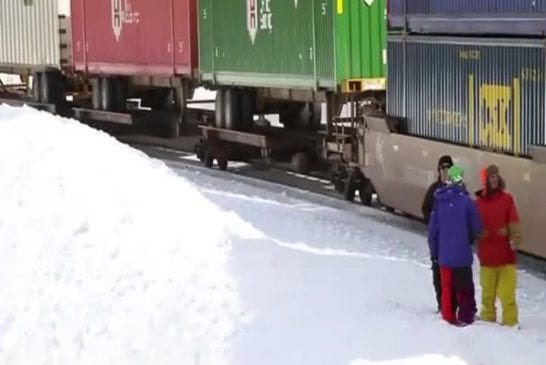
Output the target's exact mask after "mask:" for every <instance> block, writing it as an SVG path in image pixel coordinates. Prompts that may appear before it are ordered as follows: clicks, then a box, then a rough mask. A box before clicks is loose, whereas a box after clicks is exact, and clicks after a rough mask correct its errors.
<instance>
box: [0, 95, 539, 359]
mask: <svg viewBox="0 0 546 365" xmlns="http://www.w3.org/2000/svg"><path fill="white" fill-rule="evenodd" d="M0 171H1V174H0V202H1V203H0V204H1V207H2V209H0V245H1V246H0V247H1V248H2V251H1V252H2V256H0V288H1V289H2V293H1V294H2V300H1V301H0V362H1V363H10V364H11V363H13V364H17V363H36V362H50V363H120V364H121V363H131V364H135V363H136V364H143V363H161V364H170V363H177V364H200V365H202V364H294V365H295V364H344V365H345V364H347V365H364V364H366V365H371V364H373V365H395V364H396V365H414V364H420V365H421V364H422V365H427V364H439V365H480V364H487V365H489V364H495V365H497V364H500V365H504V364H529V365H534V364H537V365H538V364H543V363H544V359H545V358H546V300H545V298H546V285H545V282H544V280H542V279H540V278H538V277H535V276H533V275H532V274H531V273H529V272H526V271H524V270H521V269H520V271H519V274H518V294H517V295H518V304H519V307H520V322H521V329H520V330H516V329H511V328H505V327H502V326H500V325H498V324H485V323H482V322H477V323H476V324H474V325H472V326H468V327H464V328H458V327H453V326H449V325H448V324H446V323H445V322H443V321H442V320H441V318H440V317H439V316H438V315H437V314H436V313H435V311H434V309H435V308H434V307H435V300H434V294H433V289H432V282H431V281H432V280H431V272H430V263H429V259H428V254H427V245H426V241H425V238H424V237H423V235H422V234H419V233H416V232H411V231H408V230H405V229H401V228H398V227H396V226H394V225H389V224H385V222H386V221H389V220H391V219H393V218H391V217H392V216H391V215H388V214H387V213H383V212H379V211H376V210H372V209H368V208H365V207H360V206H357V205H349V204H345V203H339V202H338V201H334V200H333V199H329V198H326V197H322V196H317V195H314V194H310V193H303V192H299V191H296V190H294V189H290V188H286V187H280V186H277V185H274V184H269V183H265V182H259V183H258V182H256V181H253V180H250V179H247V178H243V177H238V176H235V175H229V174H226V173H222V172H218V171H214V170H213V171H211V170H204V169H201V168H195V167H191V166H187V165H182V164H177V163H168V164H167V165H166V164H164V163H163V162H160V161H156V160H152V159H150V158H148V157H147V156H145V155H143V154H142V153H140V152H138V151H135V150H134V149H132V148H130V147H128V146H124V145H122V144H120V143H118V142H117V141H115V140H114V139H113V138H110V137H108V136H107V135H105V134H103V133H100V132H97V131H94V130H93V129H91V128H88V127H85V126H83V125H81V124H79V123H77V122H75V121H71V120H65V119H60V118H57V117H53V116H50V115H48V114H46V113H43V112H37V111H33V110H30V109H27V108H23V109H17V108H9V107H5V106H0ZM474 269H475V270H474V275H475V284H476V289H477V293H476V298H477V300H478V303H479V298H480V295H481V292H480V287H479V280H478V270H479V268H478V267H477V266H475V267H474Z"/></svg>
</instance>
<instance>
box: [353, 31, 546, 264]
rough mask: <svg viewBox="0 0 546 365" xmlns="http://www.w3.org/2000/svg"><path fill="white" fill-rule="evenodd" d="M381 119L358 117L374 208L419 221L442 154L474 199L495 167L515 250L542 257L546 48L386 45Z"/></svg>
mask: <svg viewBox="0 0 546 365" xmlns="http://www.w3.org/2000/svg"><path fill="white" fill-rule="evenodd" d="M388 58H389V75H390V77H389V80H388V89H389V93H388V97H387V110H388V116H387V117H379V118H374V117H366V118H365V119H366V124H365V130H363V131H362V132H361V133H360V134H361V135H363V136H364V138H362V139H360V140H359V141H360V142H359V144H360V145H359V148H360V149H361V150H362V151H363V153H362V156H365V157H362V158H360V160H359V164H360V167H361V171H362V173H363V174H364V176H365V177H366V179H367V180H366V181H367V182H368V185H367V186H366V189H364V191H365V192H372V191H374V192H376V193H377V196H378V199H379V200H380V202H381V203H382V204H384V205H385V206H387V207H390V208H392V209H397V210H400V211H402V212H405V213H408V214H410V215H412V216H415V217H422V213H421V211H420V207H421V203H422V199H423V197H424V195H425V191H426V189H427V187H428V186H429V185H430V183H432V182H433V181H434V180H435V179H436V174H437V172H436V161H437V159H438V157H439V156H440V155H443V154H450V155H452V156H453V157H454V159H455V162H456V163H457V164H460V165H462V166H463V167H464V168H465V181H466V183H467V186H468V188H469V191H470V192H471V193H473V192H474V191H476V190H477V189H478V188H479V187H480V182H479V171H480V170H481V169H482V168H484V167H486V166H487V165H488V164H491V163H494V164H496V165H498V166H500V169H501V174H502V175H503V176H504V177H505V178H506V182H507V186H508V190H509V191H510V192H511V193H513V194H514V198H515V200H516V204H517V206H518V210H519V213H520V215H521V220H522V225H523V229H524V232H525V234H524V240H523V241H524V243H523V246H522V247H521V250H522V251H523V252H527V253H530V254H533V255H536V256H539V257H546V242H545V241H544V238H543V237H544V228H543V223H544V222H546V211H545V210H544V209H543V207H544V206H545V205H546V194H544V189H543V183H542V182H543V179H545V178H546V145H545V141H546V135H545V134H546V126H545V124H546V118H545V114H544V113H545V109H544V105H545V96H546V94H545V93H546V82H545V69H544V67H545V64H546V56H545V47H544V43H543V42H542V41H538V40H535V39H527V40H518V41H514V40H509V39H505V40H500V39H476V38H453V37H451V38H447V37H396V36H393V37H390V39H389V53H388Z"/></svg>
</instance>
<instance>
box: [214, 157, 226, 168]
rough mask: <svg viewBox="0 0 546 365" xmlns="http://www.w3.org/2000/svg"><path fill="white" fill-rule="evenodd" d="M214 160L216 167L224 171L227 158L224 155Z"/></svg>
mask: <svg viewBox="0 0 546 365" xmlns="http://www.w3.org/2000/svg"><path fill="white" fill-rule="evenodd" d="M216 162H218V168H219V169H220V170H222V171H226V170H227V167H228V159H227V158H225V157H219V158H217V159H216Z"/></svg>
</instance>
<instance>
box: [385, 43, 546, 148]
mask: <svg viewBox="0 0 546 365" xmlns="http://www.w3.org/2000/svg"><path fill="white" fill-rule="evenodd" d="M388 43H389V45H388V52H389V54H390V56H389V64H388V72H389V87H388V103H387V112H388V114H389V115H392V116H397V117H401V118H404V121H405V128H406V130H407V133H408V134H411V135H415V136H422V137H427V138H434V139H436V140H438V141H447V142H450V143H457V144H461V145H467V146H472V147H478V148H481V149H487V150H492V151H497V152H500V153H507V154H513V155H517V156H529V154H530V147H531V146H533V145H544V143H545V141H546V136H545V134H546V122H545V121H546V108H545V102H544V98H545V96H546V94H545V89H546V79H545V73H546V57H545V48H544V41H543V40H538V39H498V38H456V37H437V36H428V37H422V36H413V37H412V36H410V37H402V36H391V37H389V42H388Z"/></svg>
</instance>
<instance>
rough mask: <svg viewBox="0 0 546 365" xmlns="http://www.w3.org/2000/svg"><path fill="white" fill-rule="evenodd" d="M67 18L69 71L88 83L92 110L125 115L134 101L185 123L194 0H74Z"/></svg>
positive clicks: (193, 73) (193, 60)
mask: <svg viewBox="0 0 546 365" xmlns="http://www.w3.org/2000/svg"><path fill="white" fill-rule="evenodd" d="M71 14H72V52H73V67H74V69H75V71H76V72H78V73H81V74H83V75H85V76H86V77H88V78H90V79H91V80H92V81H91V82H92V89H93V94H92V107H91V109H92V110H100V111H104V112H110V111H112V112H124V111H125V106H126V100H127V98H128V97H132V98H139V99H141V100H142V105H144V106H147V107H150V108H152V109H153V110H173V111H174V112H175V113H177V114H178V115H179V116H180V117H181V119H180V120H179V122H182V121H183V118H184V115H185V110H186V101H187V99H189V98H191V97H192V93H193V90H194V88H195V86H196V81H195V80H196V77H197V75H198V54H197V50H198V46H197V25H196V17H197V10H196V1H195V0H155V1H148V0H72V1H71ZM95 115H96V116H98V115H99V114H98V113H95ZM103 115H104V116H105V118H106V119H108V118H109V114H108V113H103ZM179 122H175V123H173V124H172V126H173V131H172V134H173V135H177V134H178V128H179V124H180V123H179Z"/></svg>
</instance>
